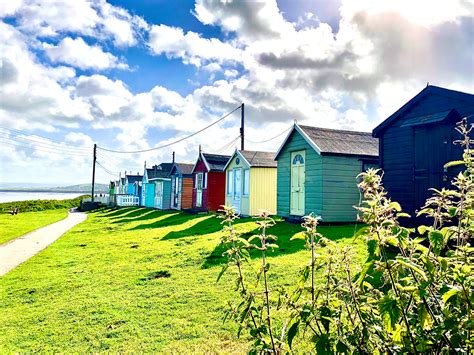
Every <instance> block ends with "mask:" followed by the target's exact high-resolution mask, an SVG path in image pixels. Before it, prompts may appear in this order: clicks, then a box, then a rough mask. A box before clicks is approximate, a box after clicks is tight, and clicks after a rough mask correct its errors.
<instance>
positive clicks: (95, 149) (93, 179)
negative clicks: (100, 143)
mask: <svg viewBox="0 0 474 355" xmlns="http://www.w3.org/2000/svg"><path fill="white" fill-rule="evenodd" d="M96 161H97V144H95V143H94V159H93V163H92V200H91V201H92V203H94V185H95V162H96Z"/></svg>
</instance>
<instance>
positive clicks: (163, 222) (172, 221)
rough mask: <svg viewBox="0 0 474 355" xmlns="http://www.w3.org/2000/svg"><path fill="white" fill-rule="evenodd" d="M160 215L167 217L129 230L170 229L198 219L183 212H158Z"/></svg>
mask: <svg viewBox="0 0 474 355" xmlns="http://www.w3.org/2000/svg"><path fill="white" fill-rule="evenodd" d="M160 212H161V213H162V214H161V215H167V216H168V217H166V218H163V219H160V220H158V221H155V222H152V223H144V224H139V225H138V226H135V227H133V228H130V229H129V230H140V229H149V228H161V227H170V226H177V225H180V224H183V223H186V222H188V221H190V220H192V219H194V218H198V217H199V216H196V215H189V214H186V213H183V212H177V211H174V212H173V211H160Z"/></svg>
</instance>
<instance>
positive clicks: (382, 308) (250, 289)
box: [219, 119, 474, 354]
mask: <svg viewBox="0 0 474 355" xmlns="http://www.w3.org/2000/svg"><path fill="white" fill-rule="evenodd" d="M456 130H457V131H458V132H459V133H460V134H461V135H462V137H463V138H462V139H461V140H458V141H455V142H454V143H455V144H459V145H461V146H462V148H463V152H464V153H463V156H462V160H459V161H455V162H451V163H448V164H447V165H446V167H452V166H456V165H458V166H459V165H462V166H463V167H464V170H463V171H462V172H460V173H459V174H458V175H457V176H456V177H454V179H453V180H452V181H451V188H449V189H447V188H443V189H441V190H436V189H432V192H433V195H432V197H430V198H429V199H428V200H427V201H426V204H425V205H424V206H423V207H422V209H421V210H420V211H419V212H418V213H417V217H418V218H419V220H422V221H425V222H430V224H429V225H420V226H418V228H416V229H414V228H407V227H404V226H402V224H401V223H400V221H399V220H400V219H401V218H405V217H409V216H408V215H407V214H406V213H404V212H403V211H402V210H401V207H400V205H399V204H398V203H397V202H394V201H391V200H390V198H388V197H387V192H386V191H385V189H384V187H383V185H382V175H383V173H382V172H381V171H380V170H378V169H369V170H368V171H367V172H364V173H362V174H360V175H359V177H358V179H359V180H358V181H359V184H358V186H359V188H360V190H361V192H362V193H363V197H364V202H363V204H362V205H361V206H359V207H356V209H357V210H358V211H359V212H360V213H361V214H362V216H363V217H362V218H363V221H364V222H365V223H366V226H365V227H364V228H362V229H361V230H359V232H357V234H356V235H355V236H354V237H355V238H364V239H365V242H366V245H367V251H368V258H367V261H366V263H365V264H364V265H362V266H358V265H357V264H356V263H353V254H354V251H353V250H352V248H351V247H341V246H339V245H338V244H337V243H334V242H332V241H330V240H328V239H326V238H324V237H323V236H322V235H321V234H320V233H318V231H317V230H318V224H319V218H318V217H317V216H313V215H310V216H306V217H304V218H303V224H302V227H303V230H304V233H301V234H297V235H295V236H294V238H304V239H305V240H306V247H307V249H308V251H309V255H308V264H307V265H305V266H304V267H303V268H302V269H301V271H300V273H299V275H298V277H297V279H296V281H295V284H294V286H293V287H291V288H289V289H286V290H285V289H283V288H280V289H278V290H277V291H275V290H270V288H269V284H268V272H269V264H268V262H267V250H268V249H269V248H277V247H278V246H277V245H276V244H274V241H275V239H276V238H275V237H274V236H271V235H268V230H267V229H268V228H270V227H271V226H272V225H274V223H275V222H274V221H273V220H272V219H271V217H270V216H269V215H268V212H264V213H262V214H261V215H260V216H259V218H258V220H257V224H258V227H259V234H258V235H256V236H253V237H251V238H249V240H247V239H245V238H242V237H241V236H239V235H238V233H237V232H236V230H235V229H234V227H233V222H234V221H235V219H236V218H238V216H237V215H236V213H235V211H234V210H233V209H232V208H231V207H224V215H223V218H224V221H223V223H224V224H225V233H224V236H223V238H222V243H223V244H224V245H225V247H226V252H225V253H224V254H225V255H226V256H227V260H228V262H227V264H226V265H225V266H224V268H223V269H222V271H221V273H220V275H219V278H220V277H221V276H222V274H223V273H224V272H225V271H226V270H227V269H228V268H229V267H235V268H236V269H237V270H238V272H237V275H238V276H237V280H236V290H238V291H239V295H240V302H239V303H238V304H236V305H234V304H232V303H231V302H229V311H228V312H227V314H226V317H225V319H227V318H228V317H229V316H231V318H233V319H234V320H235V321H236V322H237V323H238V324H239V336H240V334H241V332H242V330H244V329H246V330H248V334H249V336H250V337H251V338H252V339H253V340H254V341H253V344H252V351H253V352H272V353H281V352H287V351H298V350H301V351H307V350H311V349H313V350H314V351H316V352H317V353H320V354H331V353H359V354H365V353H415V354H417V353H433V354H444V353H472V351H473V346H474V333H473V332H474V310H473V303H474V296H473V287H474V275H473V270H472V265H473V262H474V248H473V247H472V246H471V242H472V238H473V236H474V209H473V207H474V181H473V180H474V178H473V177H474V150H473V145H474V141H473V140H472V139H471V138H470V136H471V133H472V131H473V127H472V126H468V124H467V120H466V119H464V120H462V121H461V122H460V123H458V124H457V127H456ZM254 239H258V241H259V243H258V244H254V243H252V240H254ZM252 248H255V249H258V250H259V251H260V253H261V263H260V267H259V269H258V270H256V271H255V273H256V276H257V277H256V278H255V280H256V282H253V283H252V282H246V281H245V280H244V277H243V269H244V267H245V268H246V269H247V268H248V269H249V270H252V269H253V267H252V264H251V260H250V254H249V249H252ZM271 293H273V294H274V296H277V297H273V298H271V297H270V294H271Z"/></svg>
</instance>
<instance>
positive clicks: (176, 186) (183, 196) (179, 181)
mask: <svg viewBox="0 0 474 355" xmlns="http://www.w3.org/2000/svg"><path fill="white" fill-rule="evenodd" d="M193 167H194V165H193V164H183V163H174V164H173V167H172V168H171V172H170V176H171V208H172V209H176V210H183V209H190V208H192V206H193Z"/></svg>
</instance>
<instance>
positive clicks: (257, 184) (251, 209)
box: [225, 150, 277, 216]
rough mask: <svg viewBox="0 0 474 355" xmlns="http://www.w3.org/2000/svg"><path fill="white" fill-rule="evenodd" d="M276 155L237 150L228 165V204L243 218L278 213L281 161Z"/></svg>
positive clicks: (226, 200)
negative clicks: (277, 201)
mask: <svg viewBox="0 0 474 355" xmlns="http://www.w3.org/2000/svg"><path fill="white" fill-rule="evenodd" d="M274 156H275V153H274V152H273V153H272V152H260V151H250V150H236V151H235V153H234V154H233V155H232V157H231V158H230V159H229V161H228V162H227V165H226V166H225V173H226V194H225V203H226V205H228V206H233V207H234V208H235V210H236V211H237V212H238V213H240V214H241V215H243V216H255V215H257V214H258V213H259V211H261V210H268V211H270V213H271V214H276V206H277V203H276V192H277V162H276V161H275V160H274V159H273V158H274Z"/></svg>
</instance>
